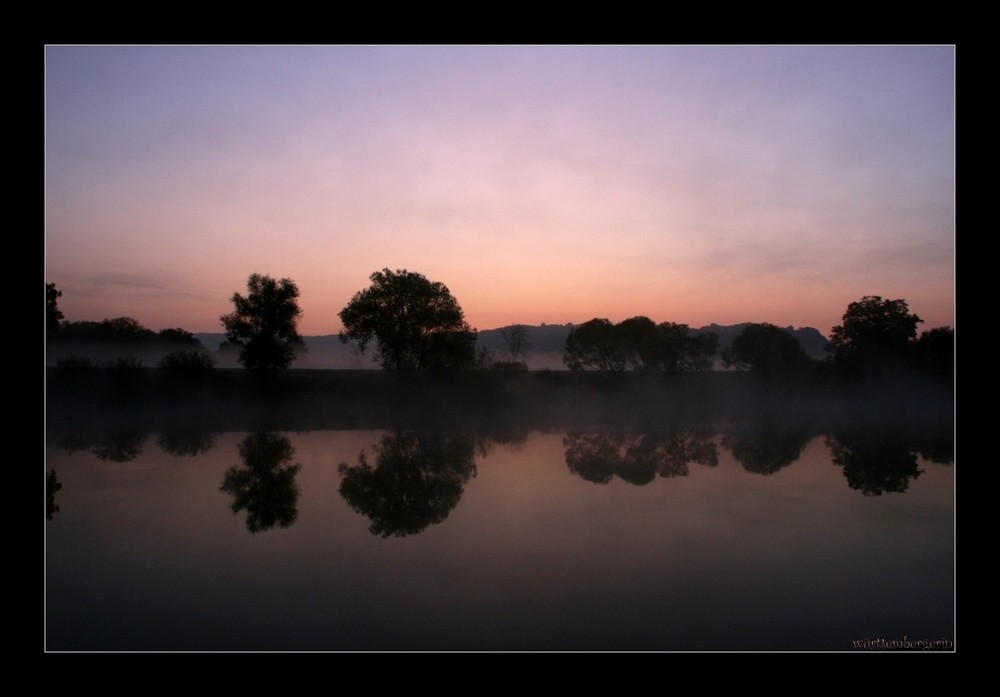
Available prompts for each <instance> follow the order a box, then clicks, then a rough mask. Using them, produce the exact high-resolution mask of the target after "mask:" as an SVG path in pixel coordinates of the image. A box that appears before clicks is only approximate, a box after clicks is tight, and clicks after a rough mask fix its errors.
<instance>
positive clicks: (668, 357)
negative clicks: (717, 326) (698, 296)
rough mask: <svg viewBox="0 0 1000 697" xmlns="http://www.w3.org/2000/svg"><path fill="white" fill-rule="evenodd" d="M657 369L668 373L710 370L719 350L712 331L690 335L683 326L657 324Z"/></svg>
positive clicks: (717, 337)
mask: <svg viewBox="0 0 1000 697" xmlns="http://www.w3.org/2000/svg"><path fill="white" fill-rule="evenodd" d="M656 332H657V345H658V349H659V366H660V369H661V370H664V371H666V372H668V373H683V372H690V371H695V370H710V369H711V368H712V357H713V356H714V355H715V352H716V350H717V349H718V347H719V335H718V334H716V333H715V332H704V333H702V334H691V329H690V328H689V327H688V325H686V324H675V323H673V322H661V323H660V324H658V325H657V326H656Z"/></svg>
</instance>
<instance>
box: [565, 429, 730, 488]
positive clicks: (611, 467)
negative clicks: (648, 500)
mask: <svg viewBox="0 0 1000 697" xmlns="http://www.w3.org/2000/svg"><path fill="white" fill-rule="evenodd" d="M563 445H564V446H565V448H566V464H567V465H568V466H569V470H570V472H573V473H574V474H577V475H579V476H581V477H583V478H584V479H586V480H587V481H588V482H594V483H597V484H607V483H608V482H610V481H611V480H612V479H613V478H614V477H615V476H617V477H620V478H621V479H624V480H625V481H626V482H629V483H631V484H637V485H642V484H649V483H650V482H651V481H653V479H654V478H655V477H656V475H659V476H661V477H683V476H686V475H687V473H688V466H687V465H688V463H689V462H697V463H698V464H701V465H708V466H710V467H715V466H716V465H717V464H719V452H718V448H717V447H716V445H715V443H714V442H713V441H712V438H711V436H710V435H709V434H708V433H707V432H698V431H695V430H694V429H691V428H674V429H669V430H659V431H652V430H650V431H642V432H637V433H626V432H623V431H617V430H603V431H579V430H574V431H569V432H568V433H567V434H566V437H565V438H563Z"/></svg>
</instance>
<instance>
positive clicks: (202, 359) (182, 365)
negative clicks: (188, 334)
mask: <svg viewBox="0 0 1000 697" xmlns="http://www.w3.org/2000/svg"><path fill="white" fill-rule="evenodd" d="M156 367H157V368H158V369H159V370H160V372H161V373H163V374H165V375H168V376H172V377H200V376H204V375H208V374H209V373H211V372H212V371H213V370H215V360H214V359H213V358H212V357H211V356H210V355H208V354H207V353H205V352H204V351H173V352H171V353H168V354H167V355H166V356H164V357H163V358H161V359H160V362H159V363H158V364H157V366H156Z"/></svg>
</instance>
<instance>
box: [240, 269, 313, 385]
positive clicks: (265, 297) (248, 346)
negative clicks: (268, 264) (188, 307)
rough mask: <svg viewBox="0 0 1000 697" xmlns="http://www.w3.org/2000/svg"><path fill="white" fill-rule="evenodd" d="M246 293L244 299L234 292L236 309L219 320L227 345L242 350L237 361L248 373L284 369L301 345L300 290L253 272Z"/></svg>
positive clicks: (283, 280)
mask: <svg viewBox="0 0 1000 697" xmlns="http://www.w3.org/2000/svg"><path fill="white" fill-rule="evenodd" d="M247 290H248V294H247V297H243V296H242V295H240V294H239V293H233V297H232V302H233V305H234V308H235V309H234V310H233V312H232V313H230V314H228V315H223V316H222V317H221V318H220V320H221V321H222V326H223V327H225V329H226V342H227V343H230V344H235V345H238V346H240V347H241V348H240V356H239V361H240V363H242V364H243V366H244V367H245V368H247V369H249V370H253V371H256V372H257V373H258V374H262V375H263V374H267V373H270V372H273V371H275V370H283V369H285V368H287V367H288V366H290V365H291V364H292V361H294V360H295V350H296V349H297V348H301V347H302V346H303V342H302V337H301V336H299V332H298V329H297V325H298V321H299V317H300V316H301V315H302V310H301V309H299V303H298V297H299V289H298V287H296V285H295V282H294V281H292V280H291V279H290V278H283V279H281V280H280V281H276V280H274V279H273V278H271V277H270V276H262V275H261V274H257V273H255V274H251V276H250V278H249V279H248V280H247Z"/></svg>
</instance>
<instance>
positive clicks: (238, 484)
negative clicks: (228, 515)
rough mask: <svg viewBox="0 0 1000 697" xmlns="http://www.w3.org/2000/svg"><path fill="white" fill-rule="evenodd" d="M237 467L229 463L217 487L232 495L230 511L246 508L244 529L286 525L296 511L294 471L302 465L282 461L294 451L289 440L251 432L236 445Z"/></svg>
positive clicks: (265, 528)
mask: <svg viewBox="0 0 1000 697" xmlns="http://www.w3.org/2000/svg"><path fill="white" fill-rule="evenodd" d="M237 447H238V449H239V452H240V458H241V459H242V460H243V465H242V466H241V467H230V468H229V470H228V471H227V472H226V476H225V478H224V479H223V481H222V486H220V487H219V488H220V489H221V490H222V491H225V492H226V493H227V494H230V495H231V496H232V497H233V503H232V505H231V506H230V508H231V509H232V511H233V513H234V514H235V513H239V512H240V511H242V510H243V509H246V511H247V530H249V531H250V532H253V533H256V532H260V531H262V530H268V529H270V528H273V527H274V526H275V525H277V526H278V527H282V528H287V527H289V526H291V525H292V523H294V522H295V518H296V516H297V515H298V509H297V508H296V505H297V503H298V499H299V488H298V485H297V484H296V483H295V475H296V474H297V473H298V471H299V469H301V467H302V465H300V464H294V465H289V464H286V463H288V462H289V461H291V459H292V457H293V456H294V455H295V448H294V447H292V443H291V441H290V440H288V439H287V438H285V437H284V436H279V435H277V434H276V433H270V432H267V431H261V432H258V433H251V434H250V435H248V436H247V437H246V438H244V439H243V440H242V441H241V442H240V443H239V445H238V446H237Z"/></svg>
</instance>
